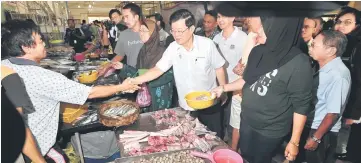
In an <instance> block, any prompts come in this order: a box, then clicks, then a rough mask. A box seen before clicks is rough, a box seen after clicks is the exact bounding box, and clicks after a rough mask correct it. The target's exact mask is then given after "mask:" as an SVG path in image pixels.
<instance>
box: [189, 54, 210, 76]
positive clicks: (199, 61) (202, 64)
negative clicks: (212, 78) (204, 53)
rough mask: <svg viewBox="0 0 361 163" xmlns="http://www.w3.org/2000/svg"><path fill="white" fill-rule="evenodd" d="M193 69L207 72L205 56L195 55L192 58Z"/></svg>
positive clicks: (198, 71) (207, 63)
mask: <svg viewBox="0 0 361 163" xmlns="http://www.w3.org/2000/svg"><path fill="white" fill-rule="evenodd" d="M193 64H194V70H195V72H196V73H201V74H203V73H207V71H208V70H209V66H210V64H209V62H208V60H207V58H205V57H196V58H195V59H194V63H193Z"/></svg>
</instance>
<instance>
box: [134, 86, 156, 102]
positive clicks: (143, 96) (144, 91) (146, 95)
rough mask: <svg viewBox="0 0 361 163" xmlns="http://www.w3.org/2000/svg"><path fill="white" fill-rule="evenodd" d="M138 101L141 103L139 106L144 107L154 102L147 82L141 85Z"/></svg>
mask: <svg viewBox="0 0 361 163" xmlns="http://www.w3.org/2000/svg"><path fill="white" fill-rule="evenodd" d="M136 102H137V104H138V105H139V107H142V108H143V107H147V106H149V105H150V104H151V103H152V98H151V95H150V92H149V88H148V86H147V84H145V83H143V84H142V85H141V86H140V89H139V91H138V95H137V99H136Z"/></svg>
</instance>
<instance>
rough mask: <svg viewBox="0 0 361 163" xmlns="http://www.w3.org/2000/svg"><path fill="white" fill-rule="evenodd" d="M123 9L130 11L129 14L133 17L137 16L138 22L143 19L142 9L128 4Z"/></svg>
mask: <svg viewBox="0 0 361 163" xmlns="http://www.w3.org/2000/svg"><path fill="white" fill-rule="evenodd" d="M123 9H130V12H132V13H133V15H138V16H139V20H142V19H143V14H142V9H141V8H140V7H139V6H138V5H136V4H134V3H128V4H126V5H125V6H124V7H123Z"/></svg>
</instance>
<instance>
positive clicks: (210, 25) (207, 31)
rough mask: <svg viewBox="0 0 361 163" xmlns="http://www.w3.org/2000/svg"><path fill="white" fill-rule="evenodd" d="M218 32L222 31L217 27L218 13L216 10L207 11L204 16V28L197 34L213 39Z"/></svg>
mask: <svg viewBox="0 0 361 163" xmlns="http://www.w3.org/2000/svg"><path fill="white" fill-rule="evenodd" d="M218 33H220V31H219V29H218V27H217V13H216V12H215V11H214V10H210V11H207V12H206V14H204V18H203V28H202V29H201V30H200V31H198V32H196V33H195V34H196V35H198V36H204V37H208V38H210V39H211V40H213V38H214V36H216V35H217V34H218Z"/></svg>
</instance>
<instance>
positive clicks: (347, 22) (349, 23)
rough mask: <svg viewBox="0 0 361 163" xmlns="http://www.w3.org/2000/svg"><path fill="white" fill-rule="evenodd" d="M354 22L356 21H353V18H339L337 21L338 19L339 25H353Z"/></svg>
mask: <svg viewBox="0 0 361 163" xmlns="http://www.w3.org/2000/svg"><path fill="white" fill-rule="evenodd" d="M353 23H356V22H354V21H351V20H345V21H341V20H337V21H336V24H337V25H341V24H344V25H345V26H349V25H351V24H353Z"/></svg>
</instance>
